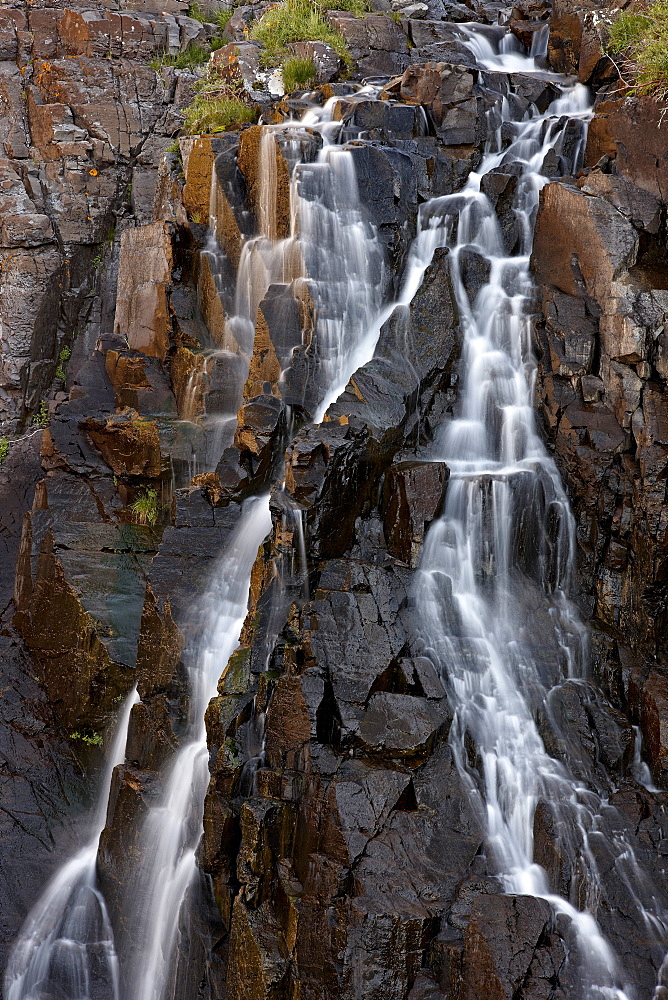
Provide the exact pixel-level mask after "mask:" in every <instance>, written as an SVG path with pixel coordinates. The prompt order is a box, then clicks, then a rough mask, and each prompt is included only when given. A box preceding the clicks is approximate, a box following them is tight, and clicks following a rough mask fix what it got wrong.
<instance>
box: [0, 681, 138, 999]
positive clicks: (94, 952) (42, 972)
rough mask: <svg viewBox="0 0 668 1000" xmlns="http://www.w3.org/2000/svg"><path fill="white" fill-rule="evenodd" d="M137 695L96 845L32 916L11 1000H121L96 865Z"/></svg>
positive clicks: (123, 726)
mask: <svg viewBox="0 0 668 1000" xmlns="http://www.w3.org/2000/svg"><path fill="white" fill-rule="evenodd" d="M138 701H139V696H138V694H137V691H136V689H135V690H134V691H133V692H132V694H131V695H130V696H129V698H128V699H127V700H126V702H125V704H124V706H123V708H122V710H121V712H120V715H119V717H118V720H117V722H116V731H115V733H114V736H113V740H112V743H111V747H110V750H109V753H108V755H107V759H106V762H105V768H104V774H103V777H102V782H101V785H100V791H99V794H98V798H97V804H96V806H95V810H94V815H93V817H92V819H89V820H88V821H87V822H89V823H90V828H91V829H90V837H89V839H88V841H87V843H86V844H85V846H84V847H82V848H81V849H80V850H79V851H77V853H76V854H75V855H74V857H72V858H70V860H69V861H67V862H66V863H65V864H64V865H63V866H62V868H61V869H60V870H59V871H58V872H57V873H56V875H55V876H54V878H53V879H52V880H51V882H49V884H48V885H47V887H46V889H45V891H44V893H43V894H42V895H41V896H40V898H39V899H38V901H37V903H36V904H35V906H34V907H33V908H32V910H31V912H30V914H29V916H28V919H27V920H26V923H25V925H24V927H23V929H22V931H21V934H20V935H19V937H18V939H17V941H16V944H15V945H14V948H13V950H12V953H11V955H10V958H9V963H8V965H7V972H6V974H5V992H4V997H5V1000H42V998H46V997H54V998H58V1000H61V998H62V1000H97V998H99V997H100V996H104V997H107V998H109V1000H118V995H119V974H118V958H117V956H116V950H115V948H114V936H113V933H112V929H111V924H110V922H109V916H108V914H107V908H106V905H105V901H104V898H103V896H102V893H101V892H100V890H99V889H98V887H97V877H96V861H97V848H98V843H99V840H100V834H101V833H102V830H103V829H104V824H105V821H106V818H107V802H108V801H109V789H110V787H111V777H112V774H113V771H114V768H115V767H116V765H117V764H120V763H121V762H122V761H123V759H124V757H125V743H126V740H127V735H128V725H129V722H130V712H131V710H132V706H133V705H134V704H136V703H137V702H138Z"/></svg>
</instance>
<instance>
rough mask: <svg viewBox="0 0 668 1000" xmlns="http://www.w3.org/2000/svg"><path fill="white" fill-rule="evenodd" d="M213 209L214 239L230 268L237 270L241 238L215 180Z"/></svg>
mask: <svg viewBox="0 0 668 1000" xmlns="http://www.w3.org/2000/svg"><path fill="white" fill-rule="evenodd" d="M213 209H214V213H215V217H216V237H217V239H218V242H219V244H220V246H221V248H222V249H223V250H224V251H225V253H226V254H227V256H228V258H229V260H230V263H231V264H232V266H233V267H234V268H237V267H238V266H239V260H240V259H241V249H242V246H243V236H242V234H241V230H240V229H239V224H238V222H237V220H236V217H235V215H234V212H233V211H232V206H231V205H230V203H229V201H228V199H227V197H226V195H225V192H224V191H223V190H222V188H221V185H220V183H219V182H218V179H217V178H216V179H215V180H214V189H213Z"/></svg>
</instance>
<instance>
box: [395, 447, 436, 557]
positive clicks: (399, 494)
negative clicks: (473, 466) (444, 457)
mask: <svg viewBox="0 0 668 1000" xmlns="http://www.w3.org/2000/svg"><path fill="white" fill-rule="evenodd" d="M448 475H449V473H448V469H447V466H446V465H445V464H444V463H443V462H429V463H425V464H419V463H417V462H402V463H400V464H398V465H394V466H391V467H390V468H389V469H388V470H387V472H386V473H385V483H384V488H383V501H382V513H383V528H384V532H385V539H386V542H387V547H388V551H389V552H391V553H392V555H394V556H396V557H397V558H398V559H401V560H403V561H404V562H406V563H408V565H409V566H416V565H417V560H418V557H419V553H420V549H421V547H422V542H423V541H424V536H425V534H426V532H427V529H428V527H429V525H430V524H431V522H432V521H433V519H434V517H437V516H438V514H439V512H440V508H441V504H442V500H443V495H444V491H445V485H446V483H447V480H448Z"/></svg>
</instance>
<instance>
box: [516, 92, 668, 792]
mask: <svg viewBox="0 0 668 1000" xmlns="http://www.w3.org/2000/svg"><path fill="white" fill-rule="evenodd" d="M600 108H601V110H600V112H599V113H598V114H597V116H596V118H595V119H594V121H593V122H592V125H591V127H590V133H589V141H588V145H587V152H586V158H585V162H586V164H587V169H586V170H585V171H584V173H583V175H582V176H581V177H580V178H579V179H578V180H577V182H575V183H568V184H564V183H561V182H555V183H551V184H549V185H548V186H547V187H546V188H545V189H544V191H543V192H542V194H541V203H540V208H539V213H538V219H537V224H536V235H535V242H534V252H533V263H534V268H535V273H536V277H537V280H538V282H539V284H540V290H541V302H542V314H543V322H542V323H541V324H540V325H539V327H538V339H539V344H540V351H541V360H540V368H539V383H538V397H539V403H540V406H541V409H542V413H543V417H544V422H545V427H546V432H547V435H548V437H549V439H550V440H551V441H552V442H553V444H554V448H555V457H556V458H557V461H558V463H559V465H560V468H561V471H562V474H563V476H564V479H565V482H566V484H567V487H568V489H569V493H570V496H571V501H572V505H573V510H574V513H575V516H576V520H577V527H578V546H579V553H580V581H581V591H582V597H581V601H582V606H583V608H584V609H585V611H586V613H588V614H592V615H593V616H594V620H595V622H596V624H597V625H598V627H599V628H600V630H601V631H600V633H598V634H597V635H596V644H595V645H596V649H597V665H598V666H597V669H598V670H599V671H600V675H601V677H602V679H603V680H604V683H605V685H606V687H607V689H608V691H609V692H610V693H612V695H613V697H614V698H615V700H616V702H617V704H618V705H619V706H620V707H621V708H624V709H625V710H627V711H630V712H631V713H632V716H633V717H634V718H635V719H636V721H639V722H640V723H641V725H642V726H643V729H644V733H645V739H646V741H647V744H648V753H649V756H650V762H651V765H652V768H653V770H654V772H655V775H656V777H657V780H659V779H661V780H663V778H662V775H663V763H662V760H663V751H661V750H660V749H659V746H660V743H661V740H662V737H661V735H660V732H659V729H658V728H657V727H658V723H657V721H656V719H657V715H656V709H653V710H648V709H647V708H644V709H643V708H642V706H643V704H645V703H646V704H647V705H649V703H650V702H653V699H658V700H659V701H660V698H661V695H660V693H659V691H660V683H659V682H657V679H656V678H657V676H659V677H660V676H663V670H664V668H663V667H662V666H661V663H662V662H663V661H664V658H665V655H666V649H665V641H664V634H665V622H664V606H665V600H664V598H665V595H664V582H663V568H662V567H663V564H664V561H665V544H666V530H665V525H664V520H665V476H666V468H667V464H666V463H667V459H668V451H667V450H666V442H665V440H664V439H665V437H666V433H665V430H664V428H663V422H664V416H663V411H664V408H665V402H666V399H667V398H668V397H667V394H666V382H665V374H666V373H665V372H664V370H663V369H664V364H663V346H662V343H663V342H662V337H663V336H664V326H665V323H666V317H667V316H668V291H666V287H665V286H666V281H665V273H664V272H665V268H666V252H665V246H664V240H663V237H662V232H663V229H662V227H663V225H664V217H665V206H664V202H663V198H662V187H661V181H660V171H661V169H662V167H661V163H662V159H661V157H659V158H657V157H654V158H653V159H652V158H651V154H650V153H649V150H651V148H652V143H653V142H654V141H655V139H654V133H653V131H652V124H653V119H655V116H656V111H655V109H653V108H652V106H651V104H649V103H648V102H647V101H645V102H644V104H643V105H642V107H641V105H639V103H638V102H637V101H636V100H633V99H629V100H627V101H626V102H619V101H618V102H616V103H615V104H614V105H611V104H610V103H609V102H607V103H603V104H601V105H600ZM643 114H646V115H647V117H643ZM641 122H643V124H642V126H641V125H640V123H641ZM634 129H635V130H634ZM604 136H605V151H603V148H602V143H603V141H604V140H603V138H602V137H604ZM657 658H658V661H657ZM650 671H651V673H649V672H650ZM657 672H658V673H657ZM648 673H649V676H648ZM645 678H647V680H645ZM657 683H658V684H659V686H658V687H657ZM646 685H647V694H646V695H642V694H641V692H642V691H643V690H644V689H645V686H646ZM653 692H656V693H653ZM643 698H644V699H645V701H643ZM655 704H658V702H655ZM650 719H651V720H652V721H650Z"/></svg>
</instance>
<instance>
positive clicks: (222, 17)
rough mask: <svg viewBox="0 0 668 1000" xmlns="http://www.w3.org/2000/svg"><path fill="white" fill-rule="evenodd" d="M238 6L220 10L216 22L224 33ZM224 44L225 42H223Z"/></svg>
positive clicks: (217, 12)
mask: <svg viewBox="0 0 668 1000" xmlns="http://www.w3.org/2000/svg"><path fill="white" fill-rule="evenodd" d="M235 9H236V8H234V7H230V8H229V9H228V10H218V11H216V15H215V18H214V23H215V24H217V25H218V30H219V31H220V32H221V33H222V32H223V31H225V28H226V27H227V22H228V21H229V20H230V18H231V17H232V15H233V14H234V11H235ZM223 44H224V43H223Z"/></svg>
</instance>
